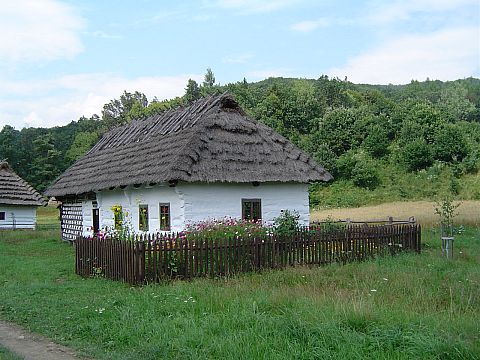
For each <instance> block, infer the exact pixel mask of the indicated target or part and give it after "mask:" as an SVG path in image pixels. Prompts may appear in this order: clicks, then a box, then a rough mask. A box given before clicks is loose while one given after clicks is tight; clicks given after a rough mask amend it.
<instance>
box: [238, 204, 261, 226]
mask: <svg viewBox="0 0 480 360" xmlns="http://www.w3.org/2000/svg"><path fill="white" fill-rule="evenodd" d="M261 218H262V206H261V200H260V199H242V219H243V220H249V221H251V220H254V221H256V220H260V219H261Z"/></svg>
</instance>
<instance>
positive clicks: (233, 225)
mask: <svg viewBox="0 0 480 360" xmlns="http://www.w3.org/2000/svg"><path fill="white" fill-rule="evenodd" d="M267 231H268V229H267V228H265V227H264V226H262V221H261V220H259V221H247V220H239V219H235V218H230V217H227V218H223V219H210V220H205V221H200V222H197V223H192V224H187V227H186V229H185V231H184V234H183V236H184V237H186V238H189V237H194V236H196V235H203V236H205V235H207V239H208V240H210V241H221V240H224V239H233V238H236V237H242V238H250V237H251V238H253V237H257V236H258V237H259V236H262V235H265V234H266V232H267Z"/></svg>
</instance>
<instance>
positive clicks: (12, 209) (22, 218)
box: [0, 204, 37, 229]
mask: <svg viewBox="0 0 480 360" xmlns="http://www.w3.org/2000/svg"><path fill="white" fill-rule="evenodd" d="M0 212H5V220H0V229H12V228H14V227H15V229H35V227H36V223H37V207H36V206H25V205H4V204H0Z"/></svg>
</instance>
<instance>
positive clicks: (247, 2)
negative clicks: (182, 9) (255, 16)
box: [211, 0, 296, 14]
mask: <svg viewBox="0 0 480 360" xmlns="http://www.w3.org/2000/svg"><path fill="white" fill-rule="evenodd" d="M295 1H296V0H216V1H214V3H213V4H211V5H214V6H217V7H220V8H223V9H228V10H235V11H238V12H239V13H240V14H252V13H267V12H272V11H275V10H279V9H281V8H284V7H287V6H289V5H291V4H293V3H294V2H295Z"/></svg>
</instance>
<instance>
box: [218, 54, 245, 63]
mask: <svg viewBox="0 0 480 360" xmlns="http://www.w3.org/2000/svg"><path fill="white" fill-rule="evenodd" d="M251 58H253V55H252V54H248V53H245V54H233V55H227V56H224V57H223V58H222V62H224V63H227V64H245V63H247V62H248V60H250V59H251Z"/></svg>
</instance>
